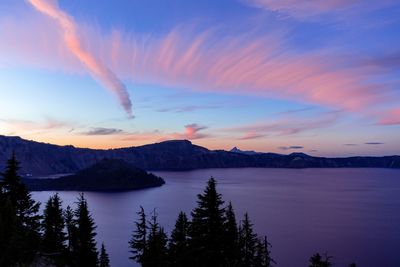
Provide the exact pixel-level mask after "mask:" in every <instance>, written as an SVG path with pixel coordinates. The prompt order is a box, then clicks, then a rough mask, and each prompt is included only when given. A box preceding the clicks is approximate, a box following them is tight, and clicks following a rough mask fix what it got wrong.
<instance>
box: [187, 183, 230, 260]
mask: <svg viewBox="0 0 400 267" xmlns="http://www.w3.org/2000/svg"><path fill="white" fill-rule="evenodd" d="M197 197H198V201H197V208H195V209H194V210H193V211H192V223H191V227H190V238H191V239H190V248H191V257H192V258H193V261H194V262H195V263H196V264H195V266H222V265H223V261H224V242H223V241H224V240H223V239H224V236H225V235H224V234H225V230H224V225H225V216H224V213H225V209H224V208H223V207H222V205H223V203H224V201H222V197H221V194H219V193H218V192H217V189H216V181H215V180H214V178H211V179H210V180H209V181H208V183H207V186H206V189H205V190H204V193H203V194H198V195H197Z"/></svg>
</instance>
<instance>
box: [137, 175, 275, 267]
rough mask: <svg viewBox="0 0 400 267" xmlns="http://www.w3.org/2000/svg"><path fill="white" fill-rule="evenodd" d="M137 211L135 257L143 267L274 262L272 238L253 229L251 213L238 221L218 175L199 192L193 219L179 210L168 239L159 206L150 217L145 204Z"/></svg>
mask: <svg viewBox="0 0 400 267" xmlns="http://www.w3.org/2000/svg"><path fill="white" fill-rule="evenodd" d="M138 214H139V220H138V221H137V222H135V225H136V230H135V231H134V233H133V235H132V240H131V242H130V247H131V249H132V254H133V256H132V257H131V259H133V260H136V261H137V262H139V263H141V265H142V266H144V267H148V266H177V267H179V266H182V267H183V266H193V267H197V266H198V267H203V266H204V267H206V266H215V267H219V266H221V267H222V266H224V267H225V266H226V267H229V266H238V267H270V266H272V263H274V261H273V259H272V258H271V255H270V250H269V244H268V242H267V239H266V238H259V237H258V236H257V234H255V233H254V231H253V225H252V223H251V222H250V219H249V216H248V214H245V216H244V219H243V221H242V222H241V223H240V226H238V224H237V222H236V216H235V213H234V210H233V207H232V204H231V203H229V204H228V205H227V206H224V201H223V200H222V196H221V194H219V193H218V192H217V189H216V181H215V180H214V179H213V178H211V179H210V180H209V181H208V183H207V186H206V189H205V190H204V192H203V194H199V195H198V201H197V207H196V208H195V209H194V210H193V211H192V213H191V218H192V219H191V221H189V219H188V218H187V216H186V214H185V213H183V212H181V213H180V214H179V216H178V219H177V220H176V223H175V228H174V229H173V231H172V233H171V236H170V238H169V241H168V242H167V237H166V235H165V233H164V231H163V228H162V227H161V226H159V224H158V223H157V216H156V214H155V211H153V215H152V219H151V220H150V221H148V220H147V219H146V214H145V212H144V210H143V208H141V210H140V212H139V213H138Z"/></svg>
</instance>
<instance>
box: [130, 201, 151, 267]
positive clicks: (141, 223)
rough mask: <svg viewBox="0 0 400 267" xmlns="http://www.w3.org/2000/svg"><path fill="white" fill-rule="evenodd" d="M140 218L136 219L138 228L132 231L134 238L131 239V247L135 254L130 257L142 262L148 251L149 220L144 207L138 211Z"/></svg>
mask: <svg viewBox="0 0 400 267" xmlns="http://www.w3.org/2000/svg"><path fill="white" fill-rule="evenodd" d="M137 215H139V220H138V221H135V226H136V230H135V231H134V232H133V233H132V238H131V240H130V241H129V247H130V248H131V251H130V252H131V253H132V254H133V256H131V257H129V258H130V259H131V260H134V261H136V262H138V263H142V262H143V259H144V256H145V254H146V251H147V230H148V227H147V221H146V213H145V212H144V209H143V207H140V211H139V212H137Z"/></svg>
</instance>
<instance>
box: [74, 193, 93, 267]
mask: <svg viewBox="0 0 400 267" xmlns="http://www.w3.org/2000/svg"><path fill="white" fill-rule="evenodd" d="M77 204H78V206H77V209H76V210H75V216H76V225H77V248H76V250H74V255H75V256H76V261H77V265H78V266H85V267H92V266H97V264H98V262H97V259H98V258H97V255H98V252H97V248H96V241H95V239H94V237H95V236H96V232H95V229H96V226H95V223H94V221H93V218H92V216H91V215H90V213H89V210H88V205H87V201H86V199H85V197H84V195H83V194H81V195H80V197H79V198H78V202H77Z"/></svg>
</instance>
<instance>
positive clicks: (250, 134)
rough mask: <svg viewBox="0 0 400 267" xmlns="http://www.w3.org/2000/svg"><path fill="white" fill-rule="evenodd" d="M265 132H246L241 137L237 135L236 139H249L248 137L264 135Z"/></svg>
mask: <svg viewBox="0 0 400 267" xmlns="http://www.w3.org/2000/svg"><path fill="white" fill-rule="evenodd" d="M265 136H266V135H265V134H259V133H257V132H248V133H245V134H244V135H243V136H242V137H239V138H238V140H250V139H258V138H263V137H265Z"/></svg>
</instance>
